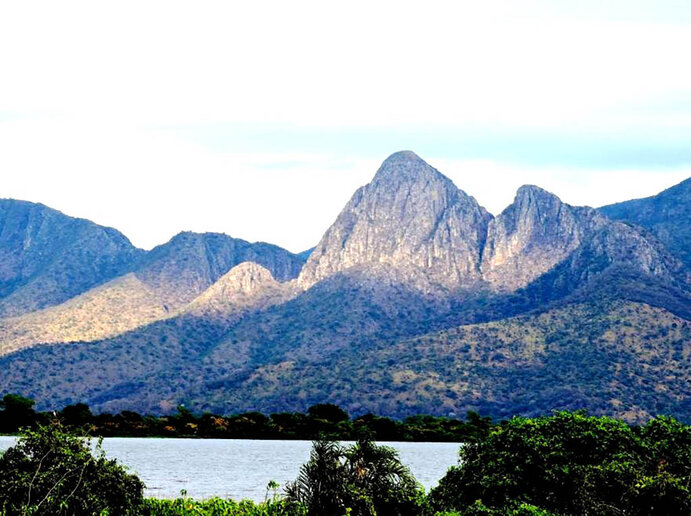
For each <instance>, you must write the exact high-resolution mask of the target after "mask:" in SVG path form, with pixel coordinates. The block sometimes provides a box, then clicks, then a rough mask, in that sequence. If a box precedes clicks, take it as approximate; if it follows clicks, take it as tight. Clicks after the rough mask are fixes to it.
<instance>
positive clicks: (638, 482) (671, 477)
mask: <svg viewBox="0 0 691 516" xmlns="http://www.w3.org/2000/svg"><path fill="white" fill-rule="evenodd" d="M460 458H461V460H460V465H459V466H457V467H454V468H451V469H450V470H449V472H448V473H447V475H446V476H445V477H444V478H443V479H442V480H441V482H440V484H439V486H438V487H437V488H436V489H434V490H433V491H432V493H431V494H430V501H431V503H432V505H433V506H434V507H436V508H438V509H448V510H451V509H454V510H458V511H460V512H461V514H507V513H510V511H512V510H518V508H519V507H521V504H523V507H524V509H523V510H528V509H525V507H527V506H534V507H533V509H530V510H535V511H538V508H539V510H540V511H548V512H554V513H555V514H562V515H581V514H597V515H618V514H629V515H645V514H664V515H668V516H671V515H680V516H681V515H688V514H691V491H690V490H689V485H690V483H691V427H689V426H686V425H682V424H680V423H679V422H677V421H676V420H674V419H672V418H667V417H659V418H656V419H653V420H651V421H650V422H649V423H648V424H647V425H645V426H643V427H639V428H636V427H629V426H627V425H626V424H624V423H623V422H621V421H617V420H614V419H611V418H608V417H599V418H597V417H588V416H586V415H584V414H583V413H578V412H576V413H569V412H561V413H557V414H555V415H554V416H551V417H540V418H536V419H526V418H520V417H519V418H514V419H512V420H511V421H509V422H507V423H505V424H504V425H502V426H500V427H496V428H495V429H494V430H492V431H491V432H490V434H489V435H488V437H487V438H486V439H483V440H481V441H479V442H476V443H470V444H467V445H465V446H463V447H462V448H461V452H460ZM526 504H528V505H526ZM536 514H539V512H536Z"/></svg>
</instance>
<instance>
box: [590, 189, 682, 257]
mask: <svg viewBox="0 0 691 516" xmlns="http://www.w3.org/2000/svg"><path fill="white" fill-rule="evenodd" d="M599 210H600V211H601V212H602V213H604V214H605V215H607V216H608V217H609V218H611V219H613V220H621V221H625V222H630V223H632V224H638V225H639V226H643V227H644V228H647V229H649V230H650V231H652V232H653V233H654V234H655V236H656V237H657V238H659V239H660V241H661V242H663V243H664V244H665V245H666V246H667V248H668V249H669V250H670V251H671V252H672V253H674V254H675V255H677V256H678V257H679V259H681V260H682V261H683V262H684V263H685V264H686V267H689V268H691V224H690V223H689V221H690V220H691V178H689V179H686V180H684V181H682V182H681V183H679V184H678V185H675V186H673V187H671V188H668V189H667V190H665V191H663V192H660V193H659V194H657V195H654V196H652V197H646V198H645V199H635V200H632V201H625V202H620V203H617V204H610V205H609V206H603V207H602V208H600V209H599Z"/></svg>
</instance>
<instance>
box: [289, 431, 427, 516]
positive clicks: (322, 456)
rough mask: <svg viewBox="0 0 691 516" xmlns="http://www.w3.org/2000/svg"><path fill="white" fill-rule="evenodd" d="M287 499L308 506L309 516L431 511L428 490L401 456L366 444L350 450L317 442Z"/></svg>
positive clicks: (395, 515) (393, 515) (382, 515)
mask: <svg viewBox="0 0 691 516" xmlns="http://www.w3.org/2000/svg"><path fill="white" fill-rule="evenodd" d="M287 499H288V500H289V501H293V502H296V503H300V504H302V505H304V506H305V507H307V515H308V516H322V515H326V514H334V515H336V514H353V515H362V516H375V515H379V516H398V515H400V516H403V515H408V514H421V513H423V512H426V499H425V495H424V491H423V489H422V487H420V486H419V484H418V483H417V481H416V480H415V478H414V477H413V475H412V474H411V473H410V471H409V470H408V468H407V467H405V466H404V465H403V464H401V461H400V459H399V458H398V454H397V452H396V451H395V450H394V449H393V448H389V447H386V446H377V445H376V444H374V443H373V442H372V441H366V440H365V441H359V442H357V443H356V444H355V445H353V446H350V447H343V446H341V445H340V444H338V443H336V442H333V441H317V442H315V443H314V446H313V448H312V452H311V454H310V459H309V461H308V462H307V463H306V464H304V465H303V466H302V467H301V468H300V475H299V476H298V478H297V480H296V481H295V482H293V483H291V484H290V485H289V486H288V488H287Z"/></svg>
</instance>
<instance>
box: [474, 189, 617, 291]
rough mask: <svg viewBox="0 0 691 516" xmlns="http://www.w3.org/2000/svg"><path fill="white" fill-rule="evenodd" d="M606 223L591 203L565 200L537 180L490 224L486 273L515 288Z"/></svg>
mask: <svg viewBox="0 0 691 516" xmlns="http://www.w3.org/2000/svg"><path fill="white" fill-rule="evenodd" d="M605 223H606V221H605V218H604V217H603V216H602V215H599V214H598V213H597V212H596V211H595V210H592V209H589V208H574V207H572V206H569V205H567V204H564V203H562V202H561V201H560V200H559V198H558V197H557V196H556V195H553V194H551V193H549V192H546V191H545V190H543V189H541V188H538V187H537V186H522V187H521V188H520V189H519V190H518V192H517V193H516V198H515V200H514V202H513V204H511V205H510V206H509V207H508V208H506V209H505V210H504V211H503V212H502V213H501V214H500V215H499V216H497V217H496V218H495V219H494V220H492V221H491V222H490V224H489V229H488V232H487V243H486V245H485V246H484V252H483V256H482V275H483V278H484V279H485V280H486V281H487V282H488V283H489V284H490V285H491V286H492V288H493V289H494V290H498V291H514V290H516V289H518V288H521V287H524V286H526V285H528V284H529V283H530V282H531V281H533V280H534V279H535V278H537V277H539V276H541V275H542V274H544V273H545V272H547V271H549V270H550V269H552V268H553V267H554V266H555V265H557V264H558V263H560V262H562V261H563V260H564V259H566V257H567V256H569V254H571V253H572V252H573V251H574V250H575V249H576V248H578V246H579V245H581V243H582V242H583V238H584V236H585V235H586V234H589V233H590V232H592V231H594V230H596V229H597V228H599V227H601V226H602V225H604V224H605Z"/></svg>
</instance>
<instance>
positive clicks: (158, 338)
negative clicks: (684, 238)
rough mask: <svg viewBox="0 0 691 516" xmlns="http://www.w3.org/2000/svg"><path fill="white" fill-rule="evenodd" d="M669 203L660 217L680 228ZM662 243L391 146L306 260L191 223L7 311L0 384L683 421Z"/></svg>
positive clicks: (687, 305) (28, 390) (680, 369)
mask: <svg viewBox="0 0 691 516" xmlns="http://www.w3.org/2000/svg"><path fill="white" fill-rule="evenodd" d="M682 185H683V183H682ZM675 188H677V187H675ZM663 193H664V192H663ZM660 195H662V194H660ZM675 195H676V194H675ZM674 199H677V200H678V201H679V202H685V201H684V199H685V198H684V197H683V196H682V197H679V196H676V197H675V196H668V197H666V200H665V206H667V207H666V208H665V210H666V211H665V210H661V211H664V212H665V213H667V214H668V217H677V218H680V220H675V221H674V222H673V223H672V222H669V224H676V226H677V227H681V226H682V225H683V224H682V222H683V221H686V225H687V226H688V225H691V218H690V217H689V213H688V210H687V208H688V207H685V208H683V209H677V207H675V202H677V201H675V200H674ZM632 202H639V201H632ZM658 224H662V225H664V224H667V223H665V222H664V217H662V216H660V217H659V222H658ZM651 227H652V226H651ZM666 227H667V226H666ZM669 227H671V226H669ZM682 232H683V231H682ZM658 233H659V234H658ZM663 236H664V234H663V233H661V232H659V231H658V232H657V233H656V232H655V231H653V230H652V229H647V228H646V227H645V226H643V225H641V224H639V223H634V222H629V221H618V220H613V218H611V217H610V216H609V215H608V213H607V209H602V210H594V209H591V208H586V207H574V206H570V205H568V204H565V203H563V202H561V200H560V199H559V198H558V197H557V196H556V195H554V194H552V193H550V192H547V191H545V190H543V189H541V188H539V187H537V186H533V185H526V186H524V187H521V188H520V189H519V190H518V192H517V193H516V197H515V199H514V201H513V203H512V204H511V205H510V206H508V207H507V208H506V209H505V210H504V211H503V212H502V213H500V214H499V215H497V216H496V217H494V216H492V215H490V214H489V213H488V212H487V211H486V210H485V209H484V208H482V207H481V206H480V205H479V204H478V203H477V201H476V200H475V199H474V198H473V197H471V196H470V195H468V194H466V193H465V192H463V191H462V190H460V189H458V188H457V187H456V186H455V185H454V184H453V183H452V182H451V181H450V180H449V179H448V178H446V177H445V176H444V175H442V174H441V173H440V172H439V171H437V170H436V169H434V168H433V167H431V166H430V165H428V164H427V163H425V162H424V161H423V160H422V159H421V158H420V157H418V156H417V155H415V154H414V153H412V152H410V151H403V152H399V153H396V154H393V155H392V156H390V157H389V158H388V159H386V160H385V161H384V162H383V163H382V165H381V167H380V168H379V170H378V171H377V172H376V174H375V176H374V178H373V180H372V182H371V183H369V184H368V185H366V186H364V187H362V188H360V189H358V190H357V191H356V192H355V193H354V195H353V197H352V198H351V200H350V201H349V202H348V203H347V204H346V206H345V207H344V208H343V210H342V212H341V213H340V214H339V216H338V217H337V218H336V220H335V221H334V222H333V224H332V225H331V227H330V228H329V229H328V230H327V231H326V233H325V234H324V236H323V237H322V239H321V240H320V242H319V243H318V244H317V246H316V247H315V248H314V249H313V250H312V251H311V253H309V256H308V257H307V261H306V262H304V257H302V256H298V255H293V254H291V253H288V252H287V251H285V250H282V249H280V248H277V247H275V246H270V245H268V244H249V243H247V242H244V241H241V240H237V239H232V238H230V237H228V236H226V235H219V234H193V233H182V234H180V235H178V236H176V237H174V238H173V239H172V240H171V241H170V242H169V243H167V244H165V245H163V246H160V247H159V248H156V249H154V250H152V251H151V252H149V253H145V254H143V255H141V256H139V257H138V259H137V261H136V263H135V265H134V266H133V268H132V269H131V272H130V273H129V274H128V275H125V276H120V277H118V278H115V279H113V280H112V281H111V282H109V283H106V284H104V285H101V286H100V287H98V288H96V289H94V290H89V291H87V292H85V293H82V294H81V295H80V296H78V297H75V298H73V299H71V300H69V301H68V302H66V303H64V304H62V305H60V306H55V307H50V308H47V309H46V310H44V311H39V312H33V313H29V314H24V315H22V316H21V317H15V318H5V319H2V320H0V330H1V331H2V332H3V333H1V334H0V335H3V343H4V344H3V346H4V348H0V353H2V352H3V349H4V353H5V355H4V356H0V367H1V368H2V369H3V370H4V371H7V372H8V373H7V374H6V375H5V377H4V378H3V380H2V383H0V389H1V390H3V391H4V392H18V393H20V394H23V395H27V396H32V397H35V398H36V399H37V400H39V406H40V407H41V408H48V407H53V406H63V405H65V404H68V403H73V402H76V401H83V402H87V403H89V404H90V405H92V406H93V407H94V408H95V409H97V410H107V411H120V410H124V409H128V410H129V409H133V410H137V411H140V412H142V411H144V412H149V411H150V412H166V411H171V410H173V409H174V408H175V407H176V406H177V405H178V404H180V403H184V404H185V406H186V407H189V408H191V409H193V410H199V411H202V410H211V411H216V412H221V413H233V412H238V411H248V410H262V411H264V412H267V411H283V410H304V409H306V408H307V407H309V406H310V405H311V404H314V403H321V402H330V403H337V404H340V405H342V406H344V407H345V408H347V409H348V410H350V411H351V412H353V413H364V412H368V411H371V412H376V413H378V414H381V415H389V416H399V417H400V416H405V415H411V414H414V413H420V412H425V413H432V414H439V415H443V414H452V413H453V414H457V415H458V414H463V413H465V411H466V410H478V411H480V412H481V413H483V414H489V415H493V416H496V417H506V416H509V415H512V414H514V413H521V414H526V415H535V414H539V413H546V412H550V411H551V410H552V409H559V408H569V409H573V408H579V407H583V408H587V409H589V410H591V411H593V412H595V413H609V414H615V415H618V416H620V417H624V418H626V419H628V420H631V421H640V420H643V419H645V418H647V417H649V416H650V415H652V414H657V413H670V414H674V415H676V416H677V417H680V418H682V419H685V420H691V406H689V404H688V399H691V397H690V396H689V395H690V394H691V392H689V385H691V377H690V376H689V374H690V373H689V371H691V367H689V366H691V363H690V361H691V334H690V329H689V321H690V320H691V286H690V283H689V281H690V278H691V272H690V269H689V267H688V266H687V265H686V264H685V263H684V261H683V260H682V259H681V258H683V256H682V255H680V254H679V250H678V248H677V249H676V250H671V249H670V246H669V245H667V244H666V243H665V239H664V238H663ZM303 264H304V265H303ZM22 339H23V340H22ZM68 341H83V342H73V343H71V344H65V345H56V344H54V343H56V342H68ZM42 343H43V345H41V344H42ZM50 343H53V344H50ZM32 346H33V347H32ZM22 348H24V349H22ZM28 348H30V349H28Z"/></svg>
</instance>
